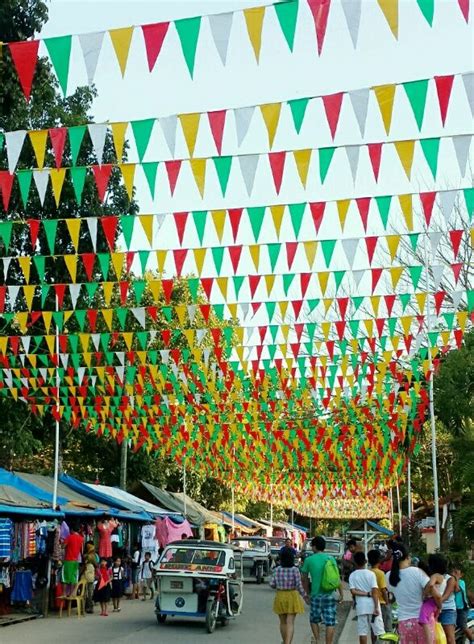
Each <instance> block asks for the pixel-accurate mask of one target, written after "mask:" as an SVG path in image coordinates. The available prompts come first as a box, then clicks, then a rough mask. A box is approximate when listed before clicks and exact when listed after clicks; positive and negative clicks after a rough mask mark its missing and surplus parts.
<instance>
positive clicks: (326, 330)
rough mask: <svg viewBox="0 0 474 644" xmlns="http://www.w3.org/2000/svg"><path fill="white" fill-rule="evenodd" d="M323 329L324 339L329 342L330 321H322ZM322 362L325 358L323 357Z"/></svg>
mask: <svg viewBox="0 0 474 644" xmlns="http://www.w3.org/2000/svg"><path fill="white" fill-rule="evenodd" d="M321 331H322V333H323V337H324V340H325V341H326V342H327V341H328V338H329V333H330V332H331V323H330V322H321ZM321 362H323V358H322V357H321Z"/></svg>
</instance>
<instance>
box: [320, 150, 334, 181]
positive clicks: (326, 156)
mask: <svg viewBox="0 0 474 644" xmlns="http://www.w3.org/2000/svg"><path fill="white" fill-rule="evenodd" d="M335 150H336V148H319V150H318V152H319V176H320V177H321V183H324V180H325V179H326V176H327V173H328V170H329V166H330V165H331V161H332V158H333V156H334V151H335Z"/></svg>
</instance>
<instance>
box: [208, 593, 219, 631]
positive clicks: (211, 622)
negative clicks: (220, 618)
mask: <svg viewBox="0 0 474 644" xmlns="http://www.w3.org/2000/svg"><path fill="white" fill-rule="evenodd" d="M217 612H218V606H217V602H216V601H213V602H209V603H208V604H207V608H206V629H207V632H208V633H214V631H215V630H216V624H217Z"/></svg>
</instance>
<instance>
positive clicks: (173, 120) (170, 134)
mask: <svg viewBox="0 0 474 644" xmlns="http://www.w3.org/2000/svg"><path fill="white" fill-rule="evenodd" d="M159 123H160V127H161V130H162V132H163V136H164V137H165V141H166V145H167V146H168V148H169V151H170V154H171V156H174V151H175V148H176V126H177V124H178V117H177V116H176V114H172V115H171V116H164V117H162V118H160V119H159Z"/></svg>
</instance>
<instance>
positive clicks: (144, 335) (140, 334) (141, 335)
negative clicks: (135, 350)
mask: <svg viewBox="0 0 474 644" xmlns="http://www.w3.org/2000/svg"><path fill="white" fill-rule="evenodd" d="M135 335H136V336H137V340H138V342H139V344H140V348H141V350H142V351H145V350H146V346H147V342H148V332H147V331H137V332H136V333H135Z"/></svg>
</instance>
